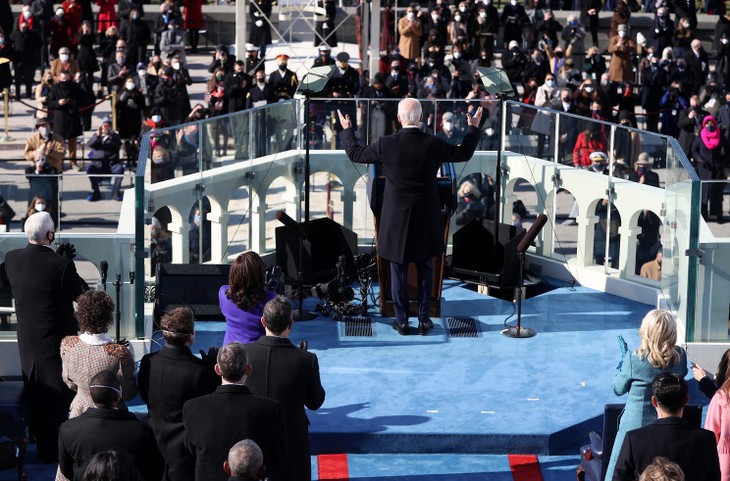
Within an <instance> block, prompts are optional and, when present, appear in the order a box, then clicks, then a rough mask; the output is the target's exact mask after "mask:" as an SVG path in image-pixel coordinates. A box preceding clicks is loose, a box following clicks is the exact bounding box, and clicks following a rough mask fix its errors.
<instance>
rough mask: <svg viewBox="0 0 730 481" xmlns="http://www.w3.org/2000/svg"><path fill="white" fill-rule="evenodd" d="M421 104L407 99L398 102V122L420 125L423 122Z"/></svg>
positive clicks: (404, 124)
mask: <svg viewBox="0 0 730 481" xmlns="http://www.w3.org/2000/svg"><path fill="white" fill-rule="evenodd" d="M421 112H422V111H421V102H419V101H418V100H416V99H411V98H406V99H403V100H401V101H400V102H398V121H399V122H400V123H401V125H403V126H404V127H405V126H406V125H418V123H419V122H420V121H421Z"/></svg>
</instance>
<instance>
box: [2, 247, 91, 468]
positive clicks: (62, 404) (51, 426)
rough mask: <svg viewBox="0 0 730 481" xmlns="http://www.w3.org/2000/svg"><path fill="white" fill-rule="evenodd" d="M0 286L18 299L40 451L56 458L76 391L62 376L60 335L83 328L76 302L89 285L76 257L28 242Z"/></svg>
mask: <svg viewBox="0 0 730 481" xmlns="http://www.w3.org/2000/svg"><path fill="white" fill-rule="evenodd" d="M0 287H2V288H3V289H10V290H11V291H12V294H13V297H14V298H15V312H16V315H17V317H18V350H19V351H20V363H21V368H22V371H23V380H24V381H25V388H26V395H27V398H28V403H29V406H30V414H31V419H32V421H31V426H32V428H33V429H34V432H35V436H36V439H37V441H38V450H39V454H40V455H41V456H42V457H44V458H45V457H46V456H49V457H50V458H55V456H56V454H57V452H58V429H59V427H60V425H61V423H62V422H63V421H64V420H65V419H66V416H67V415H68V410H69V406H70V405H71V400H72V399H73V396H74V393H73V391H71V390H70V389H68V387H67V386H66V384H65V383H64V382H63V379H62V377H61V352H60V349H61V340H62V339H63V338H64V337H66V336H72V335H76V334H77V333H78V326H77V324H76V318H75V317H74V308H73V301H75V300H76V298H77V297H78V296H79V295H80V294H81V293H82V292H84V291H85V290H87V289H88V286H87V285H86V282H84V280H83V279H82V278H81V277H80V276H79V275H78V273H77V272H76V265H75V264H74V263H73V261H70V260H68V259H67V258H66V257H64V256H61V255H58V254H56V253H55V252H54V251H53V250H51V249H50V248H48V247H46V246H41V245H35V244H28V245H27V246H26V247H25V248H23V249H16V250H13V251H10V252H8V253H7V254H6V256H5V262H4V263H3V264H1V265H0Z"/></svg>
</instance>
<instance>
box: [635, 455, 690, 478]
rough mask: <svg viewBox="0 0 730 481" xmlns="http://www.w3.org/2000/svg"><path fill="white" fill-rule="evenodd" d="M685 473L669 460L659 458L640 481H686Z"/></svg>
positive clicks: (655, 459)
mask: <svg viewBox="0 0 730 481" xmlns="http://www.w3.org/2000/svg"><path fill="white" fill-rule="evenodd" d="M684 479H685V478H684V472H683V471H682V468H681V467H680V466H679V465H678V464H677V463H673V462H671V461H670V460H669V459H667V458H665V457H662V456H657V457H656V458H654V461H652V463H651V464H650V465H649V466H647V467H646V468H645V469H644V471H643V472H642V473H641V476H639V481H684Z"/></svg>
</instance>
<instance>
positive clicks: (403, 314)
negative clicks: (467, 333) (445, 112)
mask: <svg viewBox="0 0 730 481" xmlns="http://www.w3.org/2000/svg"><path fill="white" fill-rule="evenodd" d="M338 115H339V118H340V123H341V125H342V128H343V129H344V130H343V131H342V137H341V140H342V145H343V146H344V147H345V151H346V152H347V156H348V157H349V158H350V160H351V161H353V162H360V163H366V164H372V163H378V164H380V165H381V166H382V171H383V173H384V175H385V179H386V180H385V193H384V195H383V207H382V211H381V212H382V214H381V216H380V221H379V222H380V227H379V232H378V254H379V255H380V257H382V258H384V259H387V260H388V261H390V277H391V292H392V295H393V304H394V307H395V321H394V322H393V329H395V330H396V331H398V333H399V334H401V335H407V334H408V279H407V276H408V264H409V263H411V262H412V263H414V264H415V265H416V270H417V271H418V333H419V334H421V335H425V334H427V333H428V331H430V330H431V329H432V328H433V322H431V319H429V305H430V301H431V285H432V282H433V280H432V277H433V266H432V259H433V257H434V256H435V255H439V254H441V253H442V252H443V250H444V240H443V228H442V226H441V214H440V210H441V207H440V205H439V195H438V190H437V188H436V173H437V172H438V170H439V168H440V167H441V163H442V162H466V161H468V160H469V159H471V156H472V155H473V154H474V150H475V149H476V146H477V143H478V142H479V123H480V122H481V119H482V109H481V107H480V108H478V109H477V111H476V113H475V114H474V115H473V116H471V115H469V114H466V115H467V118H466V120H467V123H468V125H469V130H468V132H467V134H466V136H465V137H464V140H463V141H462V143H461V144H460V145H450V144H449V143H448V142H446V141H444V140H443V139H440V138H438V137H436V136H434V135H428V134H426V133H424V132H422V131H421V129H420V128H419V125H420V123H421V117H422V109H421V103H420V102H419V101H418V100H416V99H412V98H406V99H403V100H401V101H400V102H399V103H398V121H399V122H400V123H401V125H402V126H403V128H402V129H401V130H400V131H399V132H398V133H396V134H393V135H387V136H384V137H381V138H380V139H378V140H377V141H376V142H373V143H372V144H370V145H368V146H367V147H362V146H361V145H359V144H358V142H357V140H356V139H355V134H354V133H353V131H352V128H351V127H352V122H351V121H350V117H349V116H347V115H342V112H340V111H338Z"/></svg>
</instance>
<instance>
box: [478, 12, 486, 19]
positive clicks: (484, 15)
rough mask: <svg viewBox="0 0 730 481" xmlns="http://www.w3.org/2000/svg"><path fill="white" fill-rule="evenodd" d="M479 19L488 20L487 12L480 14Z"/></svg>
mask: <svg viewBox="0 0 730 481" xmlns="http://www.w3.org/2000/svg"><path fill="white" fill-rule="evenodd" d="M479 18H487V12H479Z"/></svg>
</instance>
